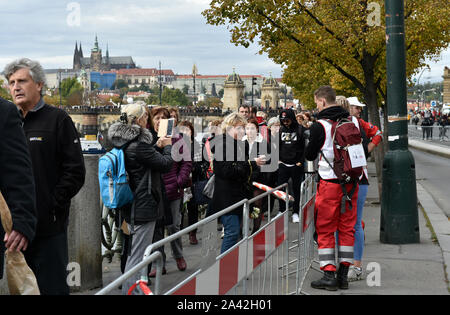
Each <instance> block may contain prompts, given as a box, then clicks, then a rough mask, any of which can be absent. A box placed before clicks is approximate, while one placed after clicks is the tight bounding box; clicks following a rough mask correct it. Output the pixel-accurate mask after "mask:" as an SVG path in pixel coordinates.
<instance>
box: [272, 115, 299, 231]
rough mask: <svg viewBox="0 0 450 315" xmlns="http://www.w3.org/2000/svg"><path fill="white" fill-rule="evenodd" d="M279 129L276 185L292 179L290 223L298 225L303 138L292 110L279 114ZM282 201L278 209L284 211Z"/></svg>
mask: <svg viewBox="0 0 450 315" xmlns="http://www.w3.org/2000/svg"><path fill="white" fill-rule="evenodd" d="M280 122H281V128H280V133H279V141H280V142H279V148H280V150H279V152H280V164H279V169H278V185H277V186H279V185H281V184H284V183H287V182H288V181H289V179H292V190H293V194H294V205H293V207H292V208H293V209H292V210H293V211H292V222H294V223H299V222H300V218H299V211H300V187H301V183H302V182H303V180H304V178H305V172H304V165H303V164H304V162H305V152H304V151H305V138H304V135H303V134H304V130H305V128H304V127H303V126H302V125H299V124H298V122H297V120H296V118H295V113H294V111H293V110H292V109H284V110H282V111H281V113H280ZM285 207H286V205H285V202H284V201H280V208H281V209H285Z"/></svg>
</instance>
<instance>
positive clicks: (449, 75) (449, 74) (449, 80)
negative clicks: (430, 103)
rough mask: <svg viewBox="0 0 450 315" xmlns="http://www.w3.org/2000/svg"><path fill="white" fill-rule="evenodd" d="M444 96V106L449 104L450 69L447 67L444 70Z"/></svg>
mask: <svg viewBox="0 0 450 315" xmlns="http://www.w3.org/2000/svg"><path fill="white" fill-rule="evenodd" d="M442 77H443V78H444V91H443V92H444V96H443V102H444V104H450V69H449V68H448V67H445V68H444V75H443V76H442Z"/></svg>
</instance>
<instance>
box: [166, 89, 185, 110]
mask: <svg viewBox="0 0 450 315" xmlns="http://www.w3.org/2000/svg"><path fill="white" fill-rule="evenodd" d="M162 102H163V104H164V105H171V106H187V105H188V104H189V100H188V98H187V97H186V95H184V93H183V92H182V91H181V90H179V89H169V88H164V90H163V92H162Z"/></svg>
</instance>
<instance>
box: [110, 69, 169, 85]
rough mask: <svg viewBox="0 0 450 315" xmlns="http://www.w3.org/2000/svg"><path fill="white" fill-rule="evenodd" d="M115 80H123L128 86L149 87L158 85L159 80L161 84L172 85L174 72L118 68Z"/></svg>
mask: <svg viewBox="0 0 450 315" xmlns="http://www.w3.org/2000/svg"><path fill="white" fill-rule="evenodd" d="M116 74H117V80H124V81H125V82H127V84H128V87H130V88H133V87H139V86H141V85H148V86H150V87H152V86H155V85H158V84H159V80H160V79H161V82H162V84H163V85H172V82H173V81H174V80H175V74H174V73H173V71H172V70H161V71H160V70H158V69H155V68H150V69H139V68H137V69H120V70H117V71H116Z"/></svg>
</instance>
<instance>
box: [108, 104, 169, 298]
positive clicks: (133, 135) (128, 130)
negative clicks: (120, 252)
mask: <svg viewBox="0 0 450 315" xmlns="http://www.w3.org/2000/svg"><path fill="white" fill-rule="evenodd" d="M121 118H122V122H119V123H115V124H113V125H112V126H111V127H110V128H109V131H108V137H109V139H110V140H111V142H112V143H113V145H114V147H117V148H118V147H122V146H123V145H125V144H127V143H128V145H127V147H126V148H125V151H124V153H125V168H126V170H127V173H128V176H129V182H130V188H131V190H132V191H133V193H134V195H135V200H134V203H135V206H134V207H135V208H134V218H133V217H132V215H131V210H132V207H131V205H128V206H127V207H125V208H124V209H123V210H122V214H123V217H124V218H125V222H126V223H127V226H128V230H129V231H132V230H133V232H134V234H133V235H132V236H131V249H130V255H129V257H128V258H127V262H126V266H125V272H127V271H128V270H130V269H131V268H133V267H134V266H136V265H137V264H138V263H139V262H140V261H142V257H143V255H144V252H145V249H146V248H147V247H148V246H149V245H151V244H152V242H153V233H154V231H155V225H156V221H157V220H158V219H160V218H161V217H162V216H163V213H164V202H163V192H162V186H163V181H162V178H161V173H164V172H168V171H169V170H170V168H171V167H172V164H173V159H172V156H171V148H172V140H171V139H170V138H167V137H165V138H163V139H160V140H159V141H158V142H157V143H156V146H158V147H160V148H163V150H162V153H159V152H158V151H157V150H156V148H155V146H154V145H153V144H152V143H153V136H152V134H151V133H150V131H149V130H148V129H147V128H146V127H147V119H148V113H147V111H146V110H145V107H144V106H143V105H138V104H131V105H127V106H126V107H125V108H124V109H123V110H122V116H121ZM138 188H139V189H138ZM149 191H150V193H149ZM144 269H145V270H147V268H144ZM140 276H141V275H140V274H139V273H137V274H135V275H134V277H131V278H130V279H128V280H127V281H126V282H125V283H124V284H123V286H122V294H127V292H128V289H129V288H130V287H131V286H132V285H133V284H134V283H135V282H136V281H137V280H138V279H139V278H140Z"/></svg>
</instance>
